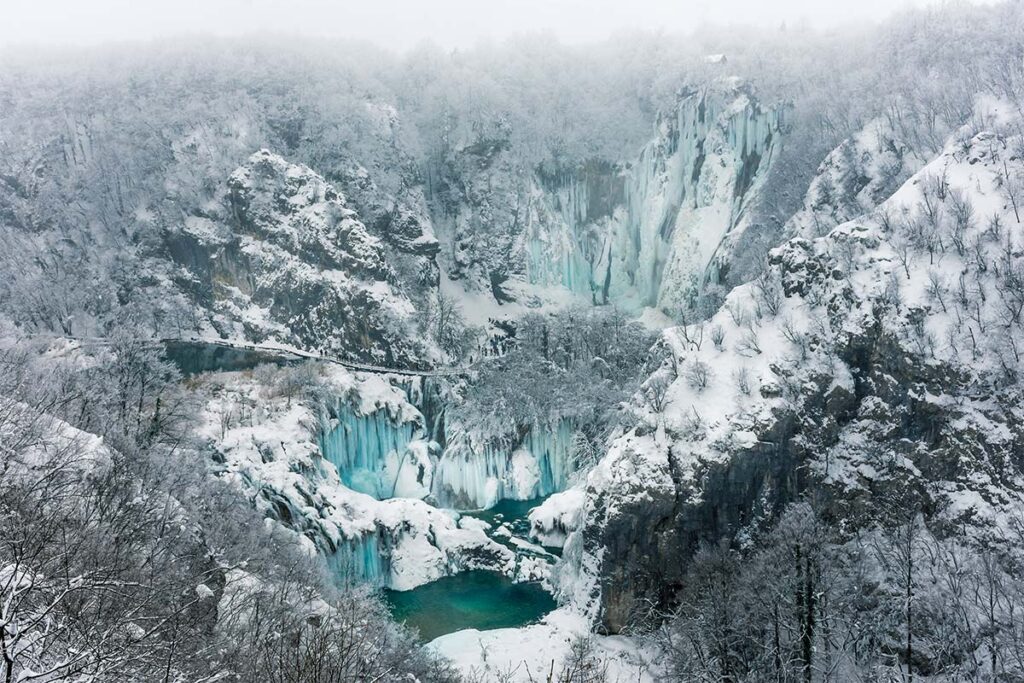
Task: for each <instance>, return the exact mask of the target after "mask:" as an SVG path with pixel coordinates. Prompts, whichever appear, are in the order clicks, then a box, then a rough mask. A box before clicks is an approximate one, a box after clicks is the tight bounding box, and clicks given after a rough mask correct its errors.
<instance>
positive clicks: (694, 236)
mask: <svg viewBox="0 0 1024 683" xmlns="http://www.w3.org/2000/svg"><path fill="white" fill-rule="evenodd" d="M781 116H782V114H781V110H779V109H762V108H761V107H759V106H758V105H757V104H756V103H754V102H753V101H751V100H750V98H749V97H747V96H746V95H742V94H737V95H735V96H734V98H733V99H731V100H730V99H729V98H726V97H722V96H720V95H713V94H708V93H694V94H692V95H690V96H688V97H686V98H685V99H683V100H682V101H681V102H680V104H679V106H678V107H677V108H676V111H675V112H674V116H673V117H672V118H670V119H668V120H664V121H663V122H662V124H661V130H660V133H659V136H658V138H657V139H655V140H654V141H652V142H651V143H649V144H648V145H647V146H645V147H644V148H643V149H642V150H641V152H640V155H639V157H638V158H637V160H636V161H635V162H634V163H633V164H632V165H631V166H630V167H629V168H628V169H626V170H621V169H618V170H617V169H614V168H611V167H608V168H604V169H602V172H601V174H598V175H595V173H594V170H593V169H591V168H587V169H584V170H583V171H582V172H581V174H580V177H574V176H571V175H570V177H568V178H563V179H560V183H559V184H558V186H557V187H554V188H550V189H548V190H547V191H546V192H545V193H542V196H543V197H544V199H542V200H541V201H538V202H537V203H538V204H541V205H542V207H541V208H539V209H535V211H534V213H533V214H531V225H530V226H529V227H528V229H527V231H526V236H525V250H524V251H525V255H526V262H527V273H528V276H529V279H530V281H531V282H533V283H535V284H542V285H552V284H560V285H562V286H564V287H566V288H567V289H569V290H571V291H572V292H575V293H577V294H586V295H590V296H591V297H592V299H593V301H594V303H595V304H606V303H610V302H615V303H616V304H621V305H625V306H626V307H629V308H638V307H643V306H661V305H666V304H671V303H674V302H673V301H671V300H672V299H679V298H680V296H681V294H680V293H685V292H686V291H692V290H694V289H697V288H699V287H700V286H701V283H702V282H703V281H706V280H707V278H708V276H709V273H711V269H712V268H713V263H714V257H715V254H716V252H717V250H718V249H719V247H720V246H721V244H722V242H723V240H724V239H725V237H726V235H728V234H729V233H730V232H731V231H732V230H733V228H735V227H736V226H737V224H738V223H739V221H740V219H741V217H742V215H743V211H744V209H745V208H746V206H747V204H748V201H747V200H748V199H749V198H750V196H751V195H752V193H753V192H752V191H753V190H755V189H756V185H757V184H758V182H759V181H760V180H761V179H762V178H763V177H764V176H765V173H766V171H767V169H768V168H769V166H770V164H771V162H772V161H773V159H774V156H775V155H774V149H775V145H776V143H777V140H778V137H779V136H778V132H779V130H780V129H781V125H782V119H781ZM712 162H713V163H712ZM609 187H615V188H616V189H615V190H609ZM595 188H597V189H595ZM598 189H599V190H603V192H601V193H599V194H600V199H601V200H602V201H597V200H596V196H595V195H596V193H598ZM609 200H612V201H609ZM666 290H669V291H666Z"/></svg>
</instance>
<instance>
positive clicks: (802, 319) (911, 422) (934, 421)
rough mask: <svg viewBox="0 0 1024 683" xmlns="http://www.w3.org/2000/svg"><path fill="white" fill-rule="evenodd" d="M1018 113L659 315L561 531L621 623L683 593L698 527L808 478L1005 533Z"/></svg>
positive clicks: (953, 523) (1020, 467)
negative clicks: (649, 351) (577, 509)
mask: <svg viewBox="0 0 1024 683" xmlns="http://www.w3.org/2000/svg"><path fill="white" fill-rule="evenodd" d="M993 116H994V117H995V119H996V120H997V121H998V120H1000V118H999V117H1000V116H1004V117H1005V116H1006V115H1005V113H1004V112H1002V111H1001V110H1000V109H999V108H997V111H996V112H995V114H994V115H993ZM1013 130H1014V129H1013V128H1012V127H1010V126H1004V127H1001V128H1000V127H997V128H996V129H994V130H991V131H988V132H985V133H981V134H978V135H974V136H973V137H970V138H969V139H968V140H967V141H966V142H965V141H964V140H961V141H960V142H959V143H957V144H955V145H954V144H951V145H950V147H949V148H947V149H946V151H945V152H944V153H943V154H942V155H941V156H939V157H938V158H937V159H935V160H934V161H932V162H931V163H929V164H928V165H927V166H926V167H925V168H924V169H922V170H921V171H920V172H918V173H917V174H915V175H914V176H912V177H911V178H910V180H909V181H908V182H907V183H905V184H904V185H903V186H902V187H901V188H900V189H899V190H898V191H896V192H895V194H894V195H893V196H892V197H891V198H890V199H889V200H887V201H886V202H885V203H884V204H883V205H882V207H881V208H882V211H880V212H879V213H878V214H877V216H876V217H870V218H868V217H865V218H858V219H856V220H853V221H849V222H846V223H843V224H841V225H839V226H837V227H835V228H834V229H832V230H831V231H830V232H829V233H828V235H826V236H824V237H820V238H817V239H814V240H809V239H805V238H795V239H792V240H790V241H789V242H787V243H785V244H783V245H782V246H780V247H778V248H776V249H775V250H773V251H772V252H771V255H770V258H769V264H768V265H769V269H768V272H767V274H766V275H765V277H763V278H762V279H761V280H759V281H758V282H755V283H751V284H748V285H744V286H742V287H739V288H737V289H736V290H734V291H733V292H732V293H731V294H730V295H729V297H728V299H727V301H726V304H725V306H724V307H723V308H722V309H721V310H720V311H719V312H718V313H717V314H716V315H715V316H713V317H712V319H711V320H709V321H708V322H706V323H704V324H702V325H698V326H690V327H687V328H675V329H670V330H668V331H666V332H665V334H664V336H663V339H662V341H661V346H660V351H661V358H662V359H663V360H662V362H661V364H660V365H659V366H658V367H657V368H656V369H654V370H653V372H652V374H651V377H650V378H649V379H648V381H647V382H646V384H645V385H644V388H643V390H642V391H641V392H640V393H639V394H638V395H637V397H636V399H635V400H634V403H633V408H632V410H633V412H634V414H635V420H634V426H632V427H631V428H630V429H628V430H626V431H625V432H624V433H623V434H622V435H621V436H620V437H618V438H617V439H616V440H615V441H614V443H613V445H612V447H611V449H610V451H609V452H608V454H607V455H606V456H605V458H604V459H603V460H602V462H601V463H600V465H599V466H598V467H597V468H596V469H595V470H594V471H593V472H592V473H591V475H590V476H589V478H588V481H587V484H586V487H585V489H586V496H587V500H586V504H585V512H586V518H585V522H584V524H583V526H582V528H581V530H580V531H579V532H577V537H576V538H575V539H570V541H569V543H568V544H567V548H569V547H570V546H573V545H576V546H577V547H578V548H579V553H578V556H579V557H580V558H581V561H580V566H581V567H582V572H581V573H582V575H583V577H584V578H583V580H582V585H580V586H576V587H575V588H574V590H575V591H576V592H577V594H578V595H579V594H586V593H587V592H588V591H589V594H590V595H592V596H599V598H600V600H599V605H600V608H599V609H600V617H601V620H602V621H603V623H604V625H605V626H606V627H607V628H608V629H609V630H612V631H618V630H621V629H622V628H623V627H624V626H626V625H627V624H628V623H629V620H630V619H631V618H632V617H633V616H634V615H636V614H637V612H638V611H639V610H641V608H642V607H643V605H645V604H647V601H652V602H653V603H654V604H655V605H661V606H667V605H670V604H671V602H672V599H673V595H674V593H675V590H676V589H677V588H678V587H679V585H680V582H681V581H682V580H683V577H684V575H685V570H686V565H687V562H688V560H689V558H690V557H691V556H692V554H693V553H694V552H695V551H696V550H697V548H698V546H699V545H700V544H701V543H704V542H715V541H717V540H718V539H720V538H722V537H726V538H731V539H734V541H735V542H738V543H742V541H743V539H744V538H746V537H748V536H750V535H751V534H756V533H757V532H758V530H760V529H762V528H766V527H768V526H770V525H771V523H772V521H773V519H774V518H775V517H776V515H777V513H778V512H779V511H780V509H781V508H782V507H784V506H785V505H786V504H787V503H789V502H791V501H793V500H795V499H797V498H805V499H810V500H812V501H813V502H815V503H816V504H817V505H818V506H820V508H821V510H822V513H823V514H824V515H825V516H826V518H831V519H833V520H836V521H837V522H838V523H839V524H840V525H841V528H845V529H850V530H852V529H856V528H861V527H863V526H866V525H869V524H871V523H873V522H874V521H879V520H882V521H884V520H885V519H886V518H887V517H888V516H890V515H892V514H894V513H896V512H898V511H899V510H904V511H906V510H916V511H920V512H923V513H924V514H925V515H926V518H927V519H928V520H929V524H930V526H931V528H932V529H933V530H934V531H936V532H937V533H940V534H941V533H943V532H950V531H952V530H953V529H957V530H959V531H958V533H960V532H962V531H964V530H966V533H967V536H968V538H969V539H979V538H988V539H989V540H990V541H991V540H992V539H994V538H996V537H997V536H998V533H997V532H998V530H999V528H1000V527H1001V526H1002V525H1004V524H1005V523H1007V520H1008V519H1009V518H1010V517H1011V516H1012V515H1013V514H1014V511H1015V510H1017V509H1019V506H1020V505H1021V503H1022V502H1024V425H1022V419H1021V418H1022V415H1024V401H1022V398H1024V396H1022V391H1021V386H1020V383H1019V381H1018V377H1019V372H1020V369H1021V366H1020V360H1019V353H1018V351H1017V348H1018V342H1017V341H1016V340H1017V339H1018V338H1019V335H1020V332H1021V320H1020V316H1019V315H1015V313H1014V312H1015V311H1019V310H1020V309H1019V306H1018V305H1017V303H1016V302H1018V301H1020V300H1021V297H1022V295H1021V293H1020V287H1019V281H1018V275H1017V273H1018V272H1019V271H1020V269H1021V268H1024V261H1022V259H1024V255H1022V254H1024V252H1022V250H1021V246H1022V243H1021V240H1022V237H1021V235H1020V232H1019V230H1017V229H1016V227H1017V223H1016V218H1015V215H1014V213H1013V211H1012V209H1011V207H1010V206H1009V204H1008V203H1007V201H1006V200H1005V199H1004V197H1003V194H1002V192H1001V190H1000V187H1001V185H1000V177H999V173H1000V171H999V169H1000V168H1001V166H1000V164H1001V163H1002V159H1003V158H1004V157H1006V158H1009V157H1008V156H1007V155H1012V150H1013V149H1014V146H1013V145H1014V144H1015V142H1014V140H1015V138H1016V137H1019V133H1016V134H1014V133H1012V132H1011V131H1013ZM967 207H970V208H969V209H968V208H967ZM885 216H898V217H899V219H896V220H889V219H886V218H885ZM982 217H984V218H982ZM968 244H970V245H974V246H973V247H972V248H968V247H967V246H966V245H968ZM569 554H570V553H568V552H567V555H569ZM588 567H589V570H588ZM588 581H589V583H587V582H588Z"/></svg>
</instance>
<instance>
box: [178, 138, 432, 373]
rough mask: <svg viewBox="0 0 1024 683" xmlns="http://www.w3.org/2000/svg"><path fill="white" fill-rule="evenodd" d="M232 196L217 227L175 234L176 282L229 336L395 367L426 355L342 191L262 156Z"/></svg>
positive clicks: (382, 257)
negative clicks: (419, 346)
mask: <svg viewBox="0 0 1024 683" xmlns="http://www.w3.org/2000/svg"><path fill="white" fill-rule="evenodd" d="M227 188H228V192H227V195H226V197H225V200H224V202H225V206H224V207H219V208H218V207H214V208H213V209H211V215H212V216H214V217H213V218H211V217H207V216H188V217H186V218H185V220H184V224H183V225H182V226H180V227H178V228H175V227H174V226H172V227H170V228H169V229H168V230H167V232H166V235H165V240H166V243H167V249H168V252H169V255H170V256H171V258H172V259H173V260H174V261H175V263H176V264H178V266H179V269H180V272H179V273H178V274H177V275H176V278H177V280H178V281H179V282H181V283H182V284H183V285H184V287H185V288H186V289H187V291H189V292H190V294H191V295H192V296H193V297H195V298H196V300H197V303H199V305H200V306H201V307H202V308H203V309H206V310H207V311H208V312H209V315H210V316H211V317H210V319H211V321H212V324H213V326H214V328H215V329H216V331H217V332H218V333H219V334H220V335H222V336H226V337H229V338H235V339H241V340H247V341H256V342H267V341H270V342H275V343H280V344H291V345H294V346H297V347H300V348H305V349H315V350H320V351H324V352H330V353H334V354H337V355H344V356H349V357H354V358H361V359H366V360H374V361H378V362H383V363H392V364H393V363H396V362H405V363H409V362H414V361H415V360H417V359H418V358H420V357H421V356H422V351H421V350H420V349H419V348H418V345H417V344H416V342H415V341H413V340H414V339H415V335H413V334H411V333H409V331H408V330H409V329H411V325H412V323H411V318H412V314H413V310H414V307H413V304H412V302H411V301H410V300H409V297H408V295H407V294H406V293H405V292H404V291H403V290H402V288H401V287H400V286H399V282H398V278H397V276H396V275H395V272H394V270H393V269H392V268H391V266H390V265H389V264H388V262H387V259H386V253H385V247H384V244H383V243H382V242H381V240H380V239H378V238H377V237H374V236H373V235H371V234H370V233H369V231H368V230H367V228H366V226H364V225H363V223H362V222H361V221H360V220H359V218H358V217H357V216H356V214H355V212H354V211H353V210H352V209H351V208H350V207H349V206H348V204H347V202H346V199H345V197H344V196H343V195H342V194H341V193H340V192H339V191H338V190H337V189H336V188H335V187H334V186H332V185H331V184H330V183H328V182H326V181H325V180H324V179H323V178H322V177H321V176H320V175H318V174H317V173H315V172H313V171H312V170H310V169H309V168H307V167H305V166H301V165H296V164H290V163H288V162H287V161H285V160H284V159H283V158H282V157H280V156H278V155H276V154H273V153H272V152H270V151H268V150H261V151H259V152H256V153H255V154H253V155H252V156H250V157H249V159H248V161H247V162H246V164H245V165H243V166H241V167H240V168H238V169H237V170H236V171H235V172H234V173H233V174H231V177H230V178H229V179H228V182H227ZM215 219H216V220H215Z"/></svg>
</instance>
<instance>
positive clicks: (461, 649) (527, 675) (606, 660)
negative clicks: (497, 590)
mask: <svg viewBox="0 0 1024 683" xmlns="http://www.w3.org/2000/svg"><path fill="white" fill-rule="evenodd" d="M580 638H588V639H589V642H590V644H591V647H592V648H593V649H592V656H593V658H594V661H595V662H597V663H598V667H599V668H602V669H605V670H606V671H607V680H609V681H623V682H625V681H630V682H634V681H635V682H636V683H654V681H656V680H659V679H658V676H657V669H656V668H655V666H654V664H655V663H652V661H651V657H650V655H649V653H646V652H645V651H644V649H643V648H642V647H640V646H638V644H637V642H636V641H634V640H632V639H630V638H626V637H623V636H595V635H591V633H590V622H589V620H588V619H586V618H585V617H583V616H582V615H580V614H579V613H577V612H574V611H573V609H572V608H569V607H562V608H560V609H557V610H555V611H554V612H552V613H550V614H549V615H547V616H546V617H545V618H544V619H543V620H542V621H541V622H540V623H538V624H533V625H530V626H524V627H522V628H502V629H494V630H491V631H478V630H476V629H467V630H465V631H456V632H455V633H450V634H448V635H445V636H441V637H440V638H436V639H434V640H432V641H431V642H430V643H429V645H428V647H429V648H430V649H431V650H433V651H434V652H437V653H438V654H440V655H443V656H444V657H447V658H448V659H449V660H451V661H452V663H454V664H455V666H456V667H457V668H458V669H459V670H460V671H461V672H462V673H463V674H465V675H467V676H472V675H475V676H482V677H484V680H492V679H493V680H503V681H510V682H512V681H523V682H527V681H537V680H547V676H548V674H549V673H550V672H551V671H552V670H553V671H554V672H555V673H556V675H557V672H558V671H559V670H560V669H561V667H562V664H563V662H564V661H565V660H566V658H568V657H569V656H570V654H571V652H572V647H573V642H574V641H576V640H578V639H580Z"/></svg>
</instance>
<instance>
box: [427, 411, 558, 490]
mask: <svg viewBox="0 0 1024 683" xmlns="http://www.w3.org/2000/svg"><path fill="white" fill-rule="evenodd" d="M572 437H573V425H572V422H571V421H570V420H561V421H559V422H558V424H557V425H555V426H554V428H549V427H542V426H539V425H535V426H533V427H532V428H531V429H529V430H528V431H527V433H526V435H525V436H524V437H523V438H522V439H521V440H519V441H518V442H517V441H515V440H513V439H499V440H494V441H488V442H486V443H485V444H484V445H482V446H480V445H476V444H474V443H473V441H472V439H471V438H470V436H469V435H468V434H465V433H463V434H459V435H458V436H457V437H456V438H455V439H453V440H452V442H451V444H450V445H449V448H448V449H447V450H446V451H445V453H444V455H443V456H442V457H441V460H440V461H439V462H438V465H437V470H436V472H435V474H434V486H433V495H434V498H435V499H436V500H437V502H438V504H439V505H441V506H442V507H449V508H456V509H486V508H489V507H493V506H494V505H495V504H497V503H498V501H500V500H506V499H511V500H530V499H533V498H540V497H544V496H548V495H551V494H552V493H556V492H557V491H561V490H563V489H564V488H565V487H566V486H567V484H568V478H569V474H570V473H571V471H572V462H571V452H572Z"/></svg>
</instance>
